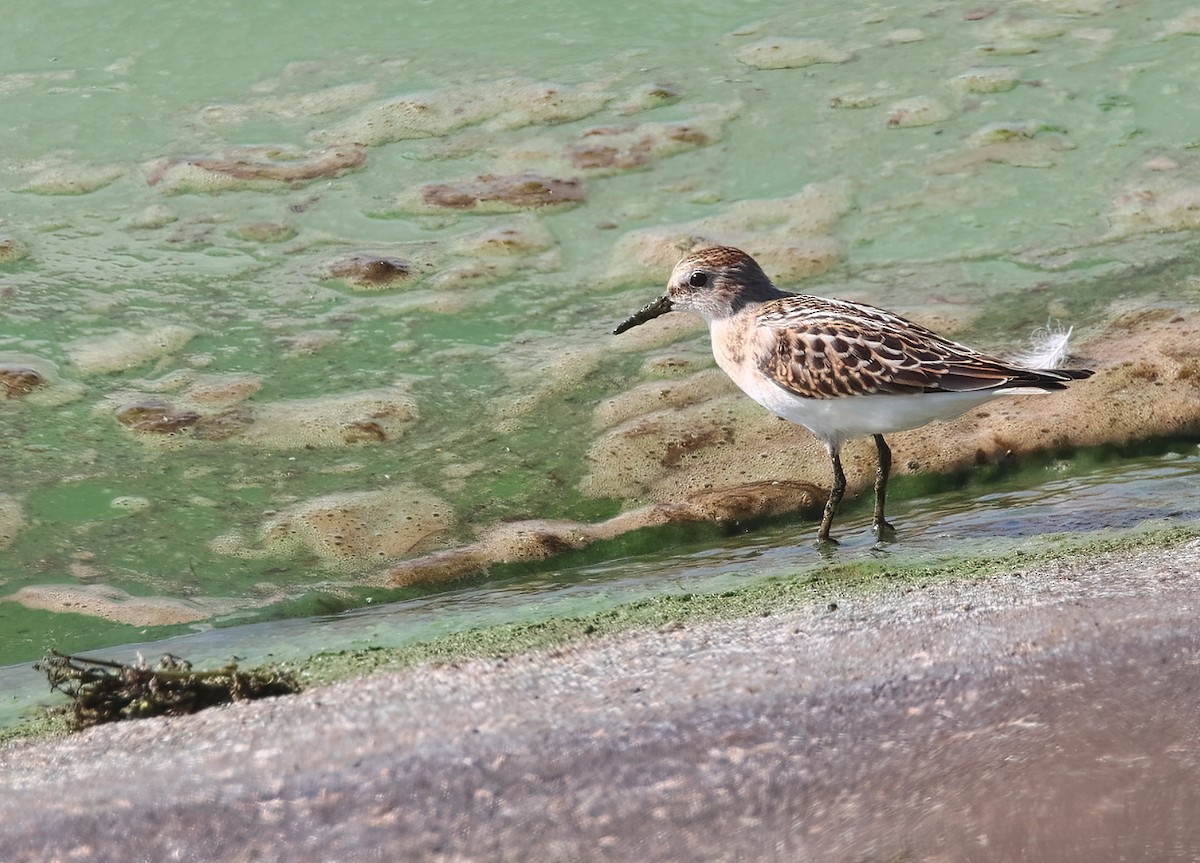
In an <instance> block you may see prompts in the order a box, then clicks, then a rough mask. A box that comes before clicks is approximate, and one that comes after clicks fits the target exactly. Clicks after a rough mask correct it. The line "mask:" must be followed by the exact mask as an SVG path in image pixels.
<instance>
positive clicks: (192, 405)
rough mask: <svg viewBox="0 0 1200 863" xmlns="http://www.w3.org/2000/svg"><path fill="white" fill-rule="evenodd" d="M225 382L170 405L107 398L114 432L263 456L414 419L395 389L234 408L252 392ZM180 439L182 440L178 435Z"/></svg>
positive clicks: (344, 442)
mask: <svg viewBox="0 0 1200 863" xmlns="http://www.w3.org/2000/svg"><path fill="white" fill-rule="evenodd" d="M256 388H257V387H256V385H255V382H252V381H246V382H245V385H244V386H238V385H237V384H235V383H233V382H227V383H226V384H225V386H224V388H222V387H221V386H218V385H216V384H211V385H210V388H209V389H207V390H206V389H204V388H203V387H200V388H196V387H193V388H192V389H190V390H188V391H186V392H185V393H183V394H181V395H180V396H179V397H177V398H172V399H166V398H164V397H162V396H160V395H157V394H152V395H147V394H141V395H139V394H134V393H130V392H123V393H119V394H115V395H114V396H113V397H111V398H110V403H115V407H114V413H113V415H114V417H115V419H116V420H117V422H119V423H120V424H121V425H123V426H125V427H126V428H128V429H130V430H131V431H133V432H137V433H139V434H140V435H142V436H146V437H147V438H148V439H152V438H154V437H156V436H168V437H170V438H171V439H172V440H180V439H187V437H190V438H191V439H192V440H196V441H202V440H203V441H209V442H213V441H221V440H229V441H231V442H234V443H239V444H245V445H247V446H256V447H263V448H277V447H278V448H290V449H298V448H302V447H343V446H351V445H357V444H380V443H386V442H390V441H394V440H396V439H397V438H399V437H401V436H402V435H403V434H404V433H405V432H406V431H407V430H408V428H409V426H411V425H412V424H413V423H414V422H416V420H417V418H418V416H419V413H418V411H417V405H416V402H414V401H413V399H412V398H411V397H410V396H408V395H407V394H406V393H405V392H404V391H403V390H400V389H377V390H365V391H362V392H354V393H341V394H334V395H328V396H318V397H315V398H307V399H291V400H281V401H275V402H262V403H254V404H251V403H249V402H247V403H241V400H242V399H245V398H247V397H248V396H249V395H251V394H252V392H253V391H254V390H255V389H256ZM184 431H187V432H189V434H188V435H187V436H185V437H182V438H181V437H179V434H178V433H181V432H184Z"/></svg>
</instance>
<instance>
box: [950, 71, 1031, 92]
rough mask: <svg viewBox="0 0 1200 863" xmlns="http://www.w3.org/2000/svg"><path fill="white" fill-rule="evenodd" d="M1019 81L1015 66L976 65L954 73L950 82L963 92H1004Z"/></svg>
mask: <svg viewBox="0 0 1200 863" xmlns="http://www.w3.org/2000/svg"><path fill="white" fill-rule="evenodd" d="M1020 81H1021V72H1020V70H1019V69H1017V68H1016V67H1015V66H976V67H974V68H971V69H968V70H967V71H965V72H961V73H959V74H958V75H955V76H954V78H953V79H952V80H951V82H950V83H951V84H952V85H953V86H954V87H955V88H956V89H958V90H961V91H962V92H964V93H1005V92H1008V91H1009V90H1011V89H1013V88H1014V87H1016V86H1017V84H1018V83H1020Z"/></svg>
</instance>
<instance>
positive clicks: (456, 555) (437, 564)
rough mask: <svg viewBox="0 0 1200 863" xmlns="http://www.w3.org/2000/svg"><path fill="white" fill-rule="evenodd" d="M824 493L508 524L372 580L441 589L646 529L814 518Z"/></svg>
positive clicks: (731, 496)
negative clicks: (795, 515)
mask: <svg viewBox="0 0 1200 863" xmlns="http://www.w3.org/2000/svg"><path fill="white" fill-rule="evenodd" d="M819 494H820V490H819V489H818V488H817V487H816V486H813V485H810V484H807V483H803V482H796V481H784V482H769V483H745V484H742V485H738V486H731V487H727V488H720V489H708V490H703V491H700V492H697V493H695V494H693V495H690V496H689V497H687V498H685V499H682V500H679V501H678V502H675V503H660V504H654V505H651V506H646V507H642V508H641V509H635V510H632V511H630V512H625V513H621V514H620V515H617V516H614V517H613V518H610V519H608V520H607V521H602V522H594V523H587V522H576V521H559V520H552V519H529V520H524V521H515V522H507V523H503V524H497V525H493V526H492V527H490V528H488V529H487V530H485V531H483V532H482V533H481V534H480V537H479V538H478V539H477V540H476V541H475V542H472V543H469V544H467V545H464V546H458V547H455V548H452V549H448V550H445V551H438V552H433V553H431V554H427V555H423V556H420V557H415V558H412V559H410V560H406V561H403V562H401V563H399V564H397V565H395V566H393V567H390V568H389V569H386V570H384V571H383V572H381V573H380V574H379V575H378V576H377V577H376V578H375V579H373V581H375V582H377V583H380V584H385V585H388V586H391V587H406V586H410V585H417V584H438V583H441V582H446V581H454V580H457V579H460V578H467V577H471V576H478V575H481V574H486V573H487V571H488V569H489V568H490V567H491V566H493V565H496V564H511V563H524V562H530V561H537V560H545V559H546V558H549V557H553V556H555V555H559V554H563V553H565V552H568V551H572V550H575V549H579V548H583V547H585V546H587V545H590V544H591V543H593V542H597V541H599V540H605V539H612V538H613V537H616V536H620V535H621V534H624V533H628V532H630V531H634V530H640V529H642V528H647V527H662V526H665V525H672V524H689V523H700V522H708V523H716V524H726V523H738V522H742V521H746V520H751V519H761V518H771V517H774V516H778V515H782V514H784V513H789V512H796V511H802V512H806V513H815V512H817V511H818V510H819V508H820V506H822V505H823V499H821V498H819Z"/></svg>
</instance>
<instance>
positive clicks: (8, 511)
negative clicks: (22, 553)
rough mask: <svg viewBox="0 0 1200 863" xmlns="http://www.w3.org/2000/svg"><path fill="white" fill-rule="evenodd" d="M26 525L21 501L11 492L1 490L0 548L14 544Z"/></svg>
mask: <svg viewBox="0 0 1200 863" xmlns="http://www.w3.org/2000/svg"><path fill="white" fill-rule="evenodd" d="M24 526H25V511H24V510H23V509H22V508H21V502H20V501H19V500H17V499H16V498H15V497H13V496H12V495H10V494H5V493H3V492H0V548H7V547H8V546H10V545H12V542H13V540H14V539H16V538H17V534H18V533H20V532H21V528H23V527H24Z"/></svg>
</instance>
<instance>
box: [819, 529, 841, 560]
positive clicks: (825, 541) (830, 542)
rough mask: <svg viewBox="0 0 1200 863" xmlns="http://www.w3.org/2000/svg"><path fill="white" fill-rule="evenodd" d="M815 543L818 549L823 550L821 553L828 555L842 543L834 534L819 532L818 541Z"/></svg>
mask: <svg viewBox="0 0 1200 863" xmlns="http://www.w3.org/2000/svg"><path fill="white" fill-rule="evenodd" d="M813 545H815V546H816V548H817V551H819V552H821V554H823V555H826V556H828V555H829V554H831V553H832V552H833V550H834V549H836V548H837V547H838V545H840V543H839V542H838V541H837V540H836V539H834V538H833V537H832V536H821V535H820V534H818V535H817V541H816V542H815V543H813Z"/></svg>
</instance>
